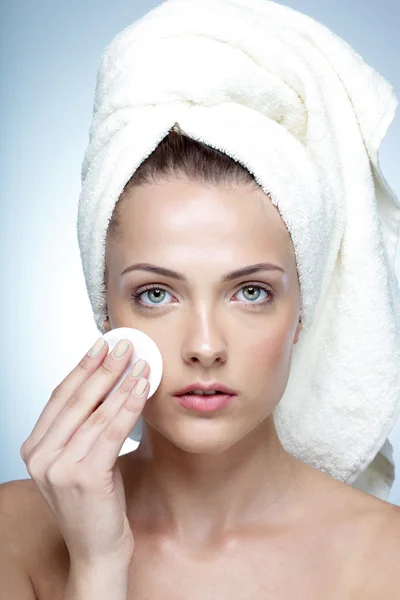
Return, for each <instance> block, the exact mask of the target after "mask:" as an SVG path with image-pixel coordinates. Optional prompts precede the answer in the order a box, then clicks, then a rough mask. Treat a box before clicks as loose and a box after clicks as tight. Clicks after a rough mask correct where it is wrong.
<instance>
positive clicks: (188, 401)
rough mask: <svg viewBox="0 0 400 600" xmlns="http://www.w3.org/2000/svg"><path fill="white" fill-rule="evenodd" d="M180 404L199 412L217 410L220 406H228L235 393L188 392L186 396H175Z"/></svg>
mask: <svg viewBox="0 0 400 600" xmlns="http://www.w3.org/2000/svg"><path fill="white" fill-rule="evenodd" d="M174 397H175V398H176V399H177V400H178V402H179V404H181V405H182V406H184V407H185V408H189V409H190V410H196V411H197V412H215V411H216V410H219V409H220V408H224V407H225V406H228V404H230V402H231V401H232V400H233V398H234V397H235V395H234V394H215V395H213V396H196V395H195V394H188V395H186V396H185V395H184V396H174Z"/></svg>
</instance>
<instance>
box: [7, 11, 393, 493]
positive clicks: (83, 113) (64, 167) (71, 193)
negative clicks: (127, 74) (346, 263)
mask: <svg viewBox="0 0 400 600" xmlns="http://www.w3.org/2000/svg"><path fill="white" fill-rule="evenodd" d="M158 4H160V2H151V1H138V0H135V1H133V0H130V1H128V0H113V1H112V2H110V1H109V0H108V1H105V0H96V2H94V1H93V0H92V1H88V0H86V1H85V2H82V1H81V0H79V1H78V0H69V1H68V2H54V1H50V0H48V1H43V0H39V1H37V2H32V1H31V0H29V1H28V0H13V2H8V3H5V2H2V3H0V40H1V51H0V90H1V93H0V103H1V105H0V131H1V137H0V186H1V187H0V191H1V208H0V248H1V253H0V257H1V258H0V260H1V263H0V273H1V295H0V297H1V303H2V306H1V317H2V319H1V329H2V351H1V361H0V386H1V387H0V398H1V405H0V483H1V482H4V481H9V480H13V479H23V478H26V477H29V474H28V472H27V471H26V467H25V464H24V463H23V461H22V459H21V458H20V453H19V451H20V447H21V445H22V443H23V442H24V440H25V439H26V438H27V437H28V435H29V434H30V432H31V431H32V429H33V427H34V425H35V423H36V421H37V420H38V418H39V415H40V413H41V411H42V409H43V408H44V406H45V404H46V402H47V401H48V398H49V396H50V394H51V392H52V390H53V389H54V388H55V387H56V386H57V385H58V384H59V383H60V382H61V381H62V379H64V377H65V376H66V375H67V374H68V373H69V371H71V369H72V368H73V367H74V366H75V365H76V363H77V362H78V360H79V359H80V358H81V356H83V354H84V353H85V352H86V351H87V350H88V349H89V347H90V346H91V345H92V343H93V342H94V341H95V340H96V339H97V338H98V337H99V335H100V334H99V332H98V331H97V329H96V326H95V324H94V321H93V318H92V313H91V308H90V303H89V299H88V297H87V293H86V288H85V282H84V278H83V272H82V266H81V262H80V255H79V248H78V242H77V238H76V216H77V203H78V197H79V193H80V168H81V163H82V159H83V155H84V152H85V150H86V146H87V142H88V131H89V126H90V121H91V116H92V108H93V99H94V89H95V83H96V75H97V69H98V67H99V64H100V57H101V54H102V52H103V50H104V48H105V46H106V45H107V44H109V43H110V42H111V40H112V38H113V37H114V36H115V35H116V34H117V33H118V32H119V31H121V30H122V29H123V28H125V27H126V26H127V25H129V24H130V23H132V22H133V21H134V20H136V19H138V18H140V17H141V16H142V15H144V14H145V13H146V12H148V10H150V9H151V8H153V7H154V6H156V5H158ZM283 4H286V5H287V6H290V7H292V8H294V9H296V10H299V11H300V12H304V13H305V14H308V15H310V16H311V17H313V18H314V19H316V20H318V21H320V22H321V23H323V24H324V25H326V26H328V27H329V28H330V29H331V30H333V31H334V32H335V33H337V34H338V35H340V36H341V37H342V38H343V39H345V40H346V41H347V42H348V43H350V44H351V45H352V46H353V48H354V49H355V50H356V51H357V52H359V54H361V56H362V57H363V58H364V60H365V61H366V62H368V63H369V64H371V65H372V66H373V67H374V68H375V69H377V71H378V72H379V73H381V74H382V75H383V76H384V77H386V79H388V80H389V82H390V83H391V84H392V85H393V86H394V88H395V90H396V92H397V94H398V95H400V69H399V66H398V65H399V60H400V37H399V35H398V23H399V16H400V6H399V4H398V0H382V1H381V2H367V1H366V0H352V2H351V3H350V2H349V1H348V0H334V1H331V2H326V1H325V2H321V0H318V1H310V0H298V1H287V2H285V3H283ZM399 134H400V117H399V115H398V114H396V117H395V120H394V122H393V124H392V125H391V127H390V129H389V132H388V134H387V136H386V138H385V139H384V141H383V144H382V146H381V152H380V164H381V167H382V170H383V173H384V175H385V178H386V179H387V181H388V183H389V185H390V186H391V187H392V188H393V189H394V190H395V192H396V193H397V195H398V196H399V195H400V173H399V168H398V159H397V154H398V152H399V149H400V148H399ZM397 273H398V279H399V281H400V256H399V254H398V256H397ZM399 368H400V366H399ZM389 439H390V441H391V442H392V444H393V446H394V458H395V462H396V463H397V464H399V473H398V475H397V477H396V480H395V483H394V485H393V488H392V492H391V494H390V496H389V498H388V500H389V502H391V503H393V504H397V505H400V419H398V421H397V424H396V425H395V427H394V429H393V431H392V433H391V435H390V436H389ZM135 446H136V443H135V442H133V441H131V440H128V441H127V442H126V443H125V444H124V447H123V448H122V451H121V453H124V452H127V451H129V450H131V449H132V448H134V447H135ZM349 450H350V449H349Z"/></svg>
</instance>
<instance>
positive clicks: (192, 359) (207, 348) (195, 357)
mask: <svg viewBox="0 0 400 600" xmlns="http://www.w3.org/2000/svg"><path fill="white" fill-rule="evenodd" d="M182 353H183V359H184V360H185V361H186V362H188V363H200V364H201V366H203V367H205V368H209V367H212V366H213V365H214V364H221V363H224V362H226V359H227V347H226V341H225V339H224V336H223V333H222V324H221V321H220V320H219V323H218V319H217V318H216V316H215V314H214V315H213V314H211V311H210V310H207V309H203V310H201V311H200V310H199V311H196V312H194V311H191V313H190V316H189V315H188V324H187V328H186V331H185V332H184V341H183V345H182Z"/></svg>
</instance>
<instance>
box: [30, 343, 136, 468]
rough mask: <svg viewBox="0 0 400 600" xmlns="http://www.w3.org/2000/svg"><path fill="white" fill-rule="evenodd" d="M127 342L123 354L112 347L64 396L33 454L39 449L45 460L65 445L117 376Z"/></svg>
mask: <svg viewBox="0 0 400 600" xmlns="http://www.w3.org/2000/svg"><path fill="white" fill-rule="evenodd" d="M127 342H128V345H129V348H128V351H127V353H126V354H125V355H124V356H123V357H121V358H117V357H115V355H114V350H115V348H114V350H113V352H111V353H110V354H109V355H108V356H107V357H106V358H105V360H104V362H103V363H102V364H100V365H99V367H98V368H97V370H96V371H95V372H94V373H93V374H92V375H91V376H90V377H89V379H87V380H86V381H85V382H84V383H83V385H82V386H81V387H80V388H79V389H78V390H77V391H76V392H75V394H73V395H72V396H70V397H69V398H68V399H67V402H66V403H65V405H64V406H63V408H62V409H61V411H60V412H59V414H58V415H57V416H56V418H55V419H54V421H53V422H52V423H51V424H50V427H49V428H48V430H47V431H46V433H45V434H44V436H43V437H42V438H41V440H40V441H39V442H38V443H37V445H36V447H35V452H36V454H38V453H41V451H42V450H43V452H44V454H45V456H46V460H47V461H48V460H51V461H52V460H54V457H57V456H58V455H59V453H60V452H61V451H62V450H63V449H64V448H65V446H66V445H67V444H68V442H69V441H70V439H71V438H72V436H73V435H74V433H75V432H76V431H77V429H78V428H79V427H80V426H81V425H82V423H83V422H84V421H86V419H87V418H88V417H89V416H90V415H91V414H92V412H93V411H94V410H95V409H96V408H97V407H98V405H99V403H100V402H101V401H102V400H103V399H104V397H105V396H106V395H107V393H108V392H109V391H110V390H111V389H112V387H113V385H114V384H115V383H116V382H117V381H118V379H119V378H120V377H121V374H122V373H123V371H124V369H125V368H126V366H127V364H128V362H129V359H130V356H131V354H132V351H133V346H132V343H131V342H129V341H128V340H127ZM85 360H86V359H85Z"/></svg>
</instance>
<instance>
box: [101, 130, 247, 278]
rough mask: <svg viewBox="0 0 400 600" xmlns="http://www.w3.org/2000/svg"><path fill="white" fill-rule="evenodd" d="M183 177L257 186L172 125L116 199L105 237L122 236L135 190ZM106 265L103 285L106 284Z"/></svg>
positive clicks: (208, 182)
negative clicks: (124, 209)
mask: <svg viewBox="0 0 400 600" xmlns="http://www.w3.org/2000/svg"><path fill="white" fill-rule="evenodd" d="M180 176H183V177H185V178H186V179H188V180H189V181H193V182H198V183H201V184H203V185H214V186H218V185H220V186H227V185H238V186H240V185H244V186H246V185H250V186H257V187H258V188H259V185H258V183H257V181H256V179H255V177H254V176H253V175H252V174H251V173H250V171H248V170H247V169H246V167H245V166H243V165H242V164H241V163H239V162H237V161H236V160H234V159H233V158H231V157H230V156H228V155H227V154H225V153H224V152H221V151H220V150H217V149H215V148H212V147H211V146H208V145H207V144H205V143H204V142H199V141H197V140H194V139H192V138H191V137H189V136H188V135H186V134H185V133H184V132H183V131H182V130H181V129H180V127H179V125H178V123H175V124H174V126H173V127H172V129H171V130H170V131H169V132H168V134H167V135H166V136H165V137H164V138H163V140H162V141H161V142H160V143H159V144H158V146H157V147H156V148H155V150H153V152H152V153H151V154H150V155H149V156H148V157H147V158H146V159H145V160H144V161H143V162H142V163H141V165H140V166H139V167H138V168H137V169H136V171H135V172H134V174H133V175H132V177H131V178H130V179H129V180H128V182H127V183H126V184H125V187H124V189H123V191H122V193H121V195H120V197H119V199H118V200H117V202H116V204H115V207H114V210H113V213H112V216H111V219H110V222H109V225H108V229H107V238H109V239H112V240H115V239H118V237H119V236H120V235H121V232H122V223H121V213H120V211H121V208H122V206H123V205H124V203H125V202H126V201H127V198H128V196H129V192H131V191H132V190H133V189H134V188H137V187H140V186H146V185H151V184H155V183H158V182H160V181H168V180H171V179H173V178H177V177H180ZM107 275H108V273H107V265H106V266H105V271H104V282H105V283H106V282H107Z"/></svg>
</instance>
